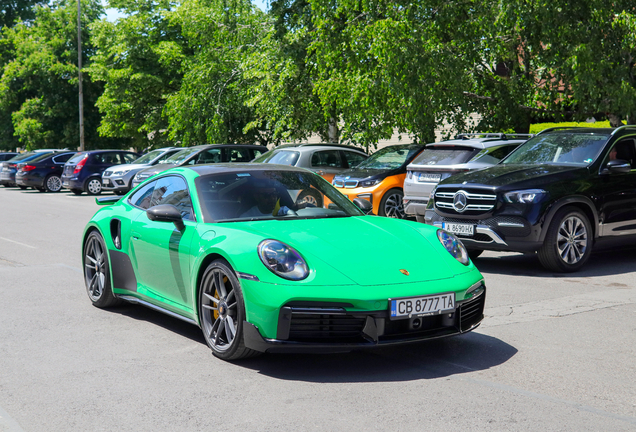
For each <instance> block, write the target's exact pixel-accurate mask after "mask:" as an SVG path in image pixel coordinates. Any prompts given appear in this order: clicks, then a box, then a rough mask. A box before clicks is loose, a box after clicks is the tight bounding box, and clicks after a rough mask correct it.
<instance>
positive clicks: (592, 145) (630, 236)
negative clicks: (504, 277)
mask: <svg viewBox="0 0 636 432" xmlns="http://www.w3.org/2000/svg"><path fill="white" fill-rule="evenodd" d="M431 196H432V197H433V199H431V200H430V201H429V204H428V208H427V212H426V222H427V223H429V224H432V225H436V226H439V227H441V228H443V229H445V230H446V231H449V232H451V233H454V234H457V235H459V236H460V238H461V240H462V242H463V243H464V244H465V245H466V247H467V248H468V249H469V252H470V255H472V256H473V257H475V256H477V255H479V253H481V251H483V250H504V251H516V252H538V256H539V260H540V261H541V264H542V265H543V266H544V267H546V268H547V269H549V270H553V271H558V272H571V271H576V270H579V269H580V268H581V267H582V266H583V265H584V264H585V262H586V261H587V260H588V259H589V257H590V254H591V252H592V248H593V247H594V246H595V245H596V244H597V243H600V242H606V241H608V240H611V239H617V238H619V237H622V239H623V240H626V241H631V242H632V244H633V241H634V240H635V237H636V236H635V234H636V126H622V127H620V128H617V129H600V128H567V129H566V128H556V129H549V130H546V131H543V132H542V133H540V134H538V135H537V136H536V137H534V138H531V139H529V140H528V141H526V142H525V143H524V144H522V145H521V146H519V147H518V148H517V149H516V150H515V151H513V152H512V153H510V155H508V157H507V158H505V159H504V160H503V161H502V162H500V163H499V164H498V165H494V166H492V167H490V168H486V169H483V170H479V171H473V172H468V173H465V174H458V175H456V176H453V177H451V178H449V179H448V180H443V181H442V182H440V183H439V185H438V186H437V188H436V189H435V190H434V191H433V193H432V194H431Z"/></svg>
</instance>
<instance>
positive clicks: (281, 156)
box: [254, 150, 300, 166]
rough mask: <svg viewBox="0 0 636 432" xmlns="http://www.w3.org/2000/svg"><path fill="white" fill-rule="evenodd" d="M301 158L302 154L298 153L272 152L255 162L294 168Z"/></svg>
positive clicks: (286, 151) (291, 151) (289, 151)
mask: <svg viewBox="0 0 636 432" xmlns="http://www.w3.org/2000/svg"><path fill="white" fill-rule="evenodd" d="M299 157H300V152H297V151H293V150H272V151H271V152H267V153H265V154H264V155H261V156H260V157H258V158H256V159H254V162H258V163H271V164H279V165H289V166H294V165H296V162H298V158H299Z"/></svg>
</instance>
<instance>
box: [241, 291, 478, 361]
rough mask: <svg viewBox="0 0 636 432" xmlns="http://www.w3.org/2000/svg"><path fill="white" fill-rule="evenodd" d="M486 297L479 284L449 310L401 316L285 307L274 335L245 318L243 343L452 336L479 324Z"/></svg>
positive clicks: (349, 344) (337, 346)
mask: <svg viewBox="0 0 636 432" xmlns="http://www.w3.org/2000/svg"><path fill="white" fill-rule="evenodd" d="M485 301H486V287H485V285H483V283H482V288H481V289H478V290H475V291H474V292H473V296H472V297H471V298H469V299H466V300H463V301H461V302H457V304H456V309H455V311H454V312H453V313H445V314H440V315H432V316H425V317H419V318H407V319H402V320H390V319H389V313H388V311H387V310H379V311H347V310H346V309H345V308H344V307H333V306H329V305H324V306H320V305H319V304H318V303H317V304H316V305H310V304H309V303H307V304H306V305H305V306H302V305H301V306H285V307H283V308H281V309H280V314H279V319H278V334H277V337H276V338H275V339H267V338H264V337H263V336H262V335H261V333H260V332H259V329H258V327H257V326H255V325H254V324H251V323H249V322H247V321H245V322H244V323H243V328H244V338H245V346H246V347H248V348H250V349H253V350H255V351H260V352H323V353H324V352H346V351H350V350H352V349H360V348H372V347H376V346H384V345H396V344H404V343H412V342H419V341H423V340H430V339H438V338H442V337H448V336H455V335H460V334H463V333H467V332H470V331H472V330H474V329H476V328H477V327H478V326H479V324H480V323H481V321H482V320H483V318H484V305H485ZM307 306H317V307H307Z"/></svg>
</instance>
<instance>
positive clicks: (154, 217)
mask: <svg viewBox="0 0 636 432" xmlns="http://www.w3.org/2000/svg"><path fill="white" fill-rule="evenodd" d="M146 214H147V215H148V219H150V220H151V221H155V222H172V223H174V225H175V226H176V227H177V229H178V230H179V231H183V230H184V229H185V225H184V224H183V218H182V217H181V212H180V211H179V209H177V208H176V207H175V206H173V205H172V204H159V205H156V206H154V207H150V208H149V209H148V210H146Z"/></svg>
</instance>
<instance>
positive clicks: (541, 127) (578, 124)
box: [530, 120, 611, 134]
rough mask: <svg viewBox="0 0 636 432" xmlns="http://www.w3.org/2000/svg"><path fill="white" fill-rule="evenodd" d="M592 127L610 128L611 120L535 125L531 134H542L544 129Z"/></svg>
mask: <svg viewBox="0 0 636 432" xmlns="http://www.w3.org/2000/svg"><path fill="white" fill-rule="evenodd" d="M564 126H566V127H590V128H608V127H611V126H610V122H609V120H607V121H597V122H594V123H587V122H563V123H535V124H531V125H530V133H531V134H536V133H539V132H541V131H542V130H544V129H548V128H553V127H564Z"/></svg>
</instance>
